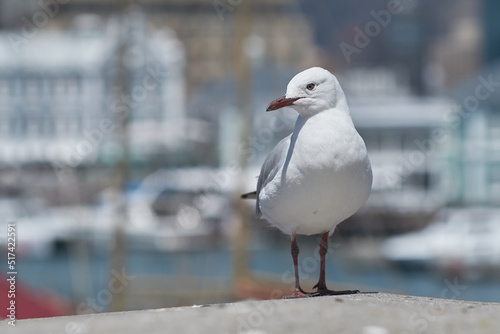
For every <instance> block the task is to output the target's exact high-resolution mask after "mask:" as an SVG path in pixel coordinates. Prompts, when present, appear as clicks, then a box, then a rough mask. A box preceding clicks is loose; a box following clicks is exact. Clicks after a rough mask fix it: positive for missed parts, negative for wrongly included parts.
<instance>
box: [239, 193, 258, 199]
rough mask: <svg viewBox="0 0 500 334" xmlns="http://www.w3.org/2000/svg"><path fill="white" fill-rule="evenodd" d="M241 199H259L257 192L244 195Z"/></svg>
mask: <svg viewBox="0 0 500 334" xmlns="http://www.w3.org/2000/svg"><path fill="white" fill-rule="evenodd" d="M241 198H244V199H257V192H256V191H252V192H251V193H246V194H243V195H241Z"/></svg>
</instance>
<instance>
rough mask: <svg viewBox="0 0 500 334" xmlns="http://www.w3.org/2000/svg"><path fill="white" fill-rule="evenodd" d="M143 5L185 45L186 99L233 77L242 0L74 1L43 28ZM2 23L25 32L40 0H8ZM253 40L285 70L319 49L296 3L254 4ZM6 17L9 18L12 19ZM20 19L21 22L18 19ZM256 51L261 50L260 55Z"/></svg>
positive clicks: (305, 63)
mask: <svg viewBox="0 0 500 334" xmlns="http://www.w3.org/2000/svg"><path fill="white" fill-rule="evenodd" d="M133 4H136V5H140V6H141V10H143V11H144V12H145V13H146V15H147V20H148V22H150V23H151V24H153V25H154V26H155V27H157V28H160V29H161V28H163V27H166V26H167V27H169V28H170V29H172V30H173V31H175V33H176V35H177V37H178V38H179V40H180V42H181V43H182V44H183V45H184V46H185V55H186V61H187V64H188V66H186V68H185V74H186V84H187V85H186V87H187V89H188V95H191V93H192V92H196V90H197V89H198V88H199V87H200V86H201V85H203V84H207V83H211V82H213V81H214V80H220V79H222V78H224V77H226V76H229V75H231V72H232V71H233V69H234V60H235V59H237V55H238V53H239V51H240V50H237V49H236V45H237V42H238V41H237V39H236V38H235V37H236V33H237V29H238V27H237V26H236V23H235V16H236V15H235V14H236V13H237V11H238V7H239V4H240V2H239V1H212V0H173V1H163V0H137V1H123V0H72V1H65V4H64V5H59V6H58V8H57V14H55V15H54V16H53V17H52V18H51V19H50V20H49V21H48V22H47V24H46V25H44V28H51V29H64V28H67V27H68V26H69V25H71V22H72V20H73V18H74V17H75V16H76V15H79V14H82V13H91V14H97V15H99V16H101V17H102V18H107V17H109V16H112V15H114V14H116V13H117V12H120V11H121V10H123V9H124V8H125V7H126V6H129V5H133ZM0 6H1V7H0V9H3V10H1V11H0V12H2V13H4V14H3V15H0V24H1V25H2V26H3V27H4V28H21V27H22V26H23V24H24V22H23V21H22V20H20V19H19V18H20V17H23V16H24V17H26V18H28V19H31V18H32V16H33V15H35V14H36V13H37V12H40V11H43V8H42V7H41V5H40V4H39V2H38V0H26V1H23V2H22V3H21V2H19V1H17V0H5V1H3V2H2V3H1V4H0ZM252 9H253V17H252V20H253V24H252V30H253V34H254V35H255V36H258V37H260V38H262V41H263V43H262V45H257V46H256V47H257V48H259V49H260V48H262V50H263V51H264V54H263V57H264V59H263V60H264V61H266V62H270V63H273V64H275V66H281V64H287V65H290V64H291V65H293V66H296V67H297V68H305V67H309V66H312V65H313V64H315V63H316V60H317V53H318V50H317V48H316V46H315V45H314V43H313V37H312V35H313V31H312V27H311V25H310V23H309V22H308V21H307V20H306V18H305V16H304V15H303V14H302V12H301V11H300V8H299V6H298V4H297V3H296V1H288V0H272V1H266V0H258V1H252ZM7 13H11V14H10V15H8V14H7ZM15 18H17V19H15ZM256 51H257V50H256Z"/></svg>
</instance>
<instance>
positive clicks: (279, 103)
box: [266, 96, 300, 111]
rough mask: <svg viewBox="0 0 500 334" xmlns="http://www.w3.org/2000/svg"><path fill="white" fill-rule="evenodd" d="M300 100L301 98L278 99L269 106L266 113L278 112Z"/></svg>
mask: <svg viewBox="0 0 500 334" xmlns="http://www.w3.org/2000/svg"><path fill="white" fill-rule="evenodd" d="M298 99H300V97H294V98H291V99H289V98H286V97H284V96H282V97H280V98H279V99H276V100H274V101H272V102H271V103H269V105H268V106H267V109H266V111H271V110H277V109H280V108H283V107H287V106H291V105H292V104H293V103H294V102H295V101H297V100H298Z"/></svg>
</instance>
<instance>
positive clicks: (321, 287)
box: [313, 232, 359, 296]
mask: <svg viewBox="0 0 500 334" xmlns="http://www.w3.org/2000/svg"><path fill="white" fill-rule="evenodd" d="M328 235H329V233H328V232H325V233H323V236H322V237H321V241H320V243H319V256H320V261H321V262H320V269H319V281H318V283H317V284H316V285H315V286H314V287H313V288H318V290H317V291H316V293H315V294H314V295H315V296H324V295H349V294H354V293H359V290H343V291H334V290H328V288H327V287H326V280H325V256H326V253H327V251H328Z"/></svg>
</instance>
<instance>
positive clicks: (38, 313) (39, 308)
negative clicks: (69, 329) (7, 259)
mask: <svg viewBox="0 0 500 334" xmlns="http://www.w3.org/2000/svg"><path fill="white" fill-rule="evenodd" d="M8 278H9V276H4V275H0V320H3V319H7V317H8V315H9V310H8V309H7V308H8V307H9V306H10V301H11V300H15V302H16V303H15V306H16V320H20V319H28V318H47V317H57V316H63V315H71V314H73V311H72V307H71V304H70V303H69V302H67V301H65V300H64V299H62V298H61V297H59V296H57V295H55V294H53V293H48V292H40V291H37V290H33V289H31V288H28V287H26V286H24V285H23V284H21V283H20V282H19V281H18V280H17V279H18V277H16V291H15V294H16V297H15V298H12V299H11V298H9V296H8V294H9V287H10V283H9V281H7V279H8Z"/></svg>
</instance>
